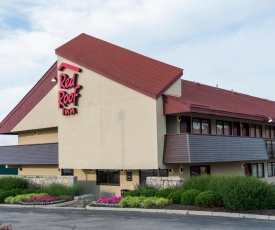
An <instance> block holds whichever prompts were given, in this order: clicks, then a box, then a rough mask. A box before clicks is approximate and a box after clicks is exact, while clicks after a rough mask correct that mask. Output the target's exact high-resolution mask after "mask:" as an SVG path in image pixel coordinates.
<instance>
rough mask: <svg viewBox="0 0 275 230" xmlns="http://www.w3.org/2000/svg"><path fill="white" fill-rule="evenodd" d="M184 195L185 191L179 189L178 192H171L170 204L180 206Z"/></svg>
mask: <svg viewBox="0 0 275 230" xmlns="http://www.w3.org/2000/svg"><path fill="white" fill-rule="evenodd" d="M182 193H183V190H181V189H177V190H176V191H174V192H171V193H170V194H169V196H168V199H169V200H170V202H172V203H173V204H180V202H181V195H182Z"/></svg>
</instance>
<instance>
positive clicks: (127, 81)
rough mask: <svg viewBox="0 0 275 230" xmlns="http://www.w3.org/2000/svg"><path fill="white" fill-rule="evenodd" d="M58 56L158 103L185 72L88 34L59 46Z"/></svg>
mask: <svg viewBox="0 0 275 230" xmlns="http://www.w3.org/2000/svg"><path fill="white" fill-rule="evenodd" d="M56 54H57V55H59V56H61V57H63V58H66V59H68V60H70V61H72V62H74V63H76V64H78V65H81V66H83V67H85V68H87V69H90V70H92V71H94V72H96V73H99V74H101V75H103V76H105V77H107V78H109V79H112V80H113V81H116V82H118V83H120V84H122V85H125V86H127V87H129V88H131V89H134V90H136V91H138V92H140V93H143V94H145V95H147V96H149V97H152V98H155V99H156V98H158V97H159V96H161V94H162V93H163V92H165V90H167V89H168V88H169V87H170V86H171V85H172V84H173V83H175V82H176V81H177V80H178V79H179V78H180V77H181V76H182V72H183V70H182V69H180V68H177V67H174V66H171V65H168V64H165V63H163V62H160V61H157V60H154V59H151V58H148V57H145V56H143V55H140V54H138V53H135V52H133V51H130V50H127V49H124V48H122V47H119V46H116V45H113V44H111V43H108V42H105V41H102V40H100V39H97V38H94V37H92V36H89V35H87V34H80V35H79V36H77V37H76V38H74V39H72V40H71V41H69V42H67V43H66V44H64V45H62V46H60V47H59V48H57V49H56Z"/></svg>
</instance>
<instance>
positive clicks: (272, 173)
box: [267, 162, 275, 177]
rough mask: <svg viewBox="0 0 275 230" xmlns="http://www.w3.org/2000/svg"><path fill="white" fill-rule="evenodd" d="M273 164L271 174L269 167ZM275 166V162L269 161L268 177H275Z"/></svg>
mask: <svg viewBox="0 0 275 230" xmlns="http://www.w3.org/2000/svg"><path fill="white" fill-rule="evenodd" d="M270 166H271V174H269V167H270ZM273 168H275V162H267V175H268V177H275V170H274V171H273Z"/></svg>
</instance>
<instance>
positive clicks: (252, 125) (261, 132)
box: [249, 124, 263, 137]
mask: <svg viewBox="0 0 275 230" xmlns="http://www.w3.org/2000/svg"><path fill="white" fill-rule="evenodd" d="M257 127H258V128H260V129H259V130H260V136H257ZM251 128H254V133H253V135H254V136H252V131H251ZM249 136H250V137H263V128H262V125H258V124H250V125H249Z"/></svg>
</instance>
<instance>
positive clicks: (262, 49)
mask: <svg viewBox="0 0 275 230" xmlns="http://www.w3.org/2000/svg"><path fill="white" fill-rule="evenodd" d="M274 27H275V1H273V0H207V1H205V0H172V1H171V0H162V1H159V0H136V1H126V0H124V1H121V0H116V1H113V0H104V1H103V0H93V1H88V0H82V1H76V0H71V1H67V0H59V1H56V0H47V1H44V0H37V1H31V0H22V1H18V0H4V1H1V8H0V63H1V64H0V72H1V76H0V93H1V95H2V102H1V105H0V120H2V119H3V118H4V117H5V116H6V115H7V114H8V113H9V112H10V111H11V110H12V109H13V108H14V106H15V105H16V104H17V103H18V102H19V101H20V100H21V99H22V98H23V96H24V95H25V94H26V93H27V92H28V91H29V90H30V89H31V87H33V86H34V84H35V83H36V82H37V81H38V80H39V79H40V78H41V76H42V75H43V74H44V73H45V72H46V71H47V70H48V68H49V67H50V66H51V65H52V64H53V63H54V61H55V60H56V55H55V52H54V50H55V49H56V48H57V47H59V46H60V45H62V44H63V43H65V42H67V41H68V40H70V39H72V38H73V37H75V36H77V35H79V34H80V33H87V34H89V35H92V36H95V37H97V38H100V39H103V40H106V41H108V42H111V43H114V44H116V45H119V46H122V47H125V48H128V49H130V50H133V51H135V52H138V53H141V54H143V55H146V56H149V57H151V58H155V59H157V60H160V61H163V62H166V63H169V64H171V65H175V66H177V67H180V68H183V69H184V75H183V78H184V79H187V80H190V81H196V82H201V83H203V84H207V85H211V86H216V84H218V86H219V87H220V88H224V89H228V90H231V89H233V90H234V91H237V92H241V93H245V94H249V95H253V96H257V97H261V98H268V99H269V100H273V101H275V93H274V85H275V77H274V73H275V56H274V55H275V44H274V43H275V42H274V41H275V30H274ZM15 143H16V138H14V137H10V136H8V137H3V136H0V145H8V144H15Z"/></svg>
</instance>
